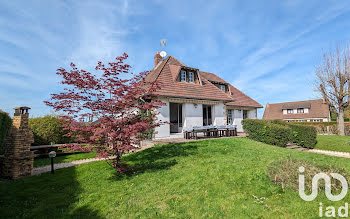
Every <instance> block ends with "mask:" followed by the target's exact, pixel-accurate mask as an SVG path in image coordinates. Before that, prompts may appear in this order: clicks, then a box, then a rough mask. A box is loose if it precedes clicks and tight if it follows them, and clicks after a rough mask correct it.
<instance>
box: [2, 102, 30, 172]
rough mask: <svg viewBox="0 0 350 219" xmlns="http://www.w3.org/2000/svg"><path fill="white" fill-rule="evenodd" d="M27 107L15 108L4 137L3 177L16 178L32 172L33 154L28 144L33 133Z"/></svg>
mask: <svg viewBox="0 0 350 219" xmlns="http://www.w3.org/2000/svg"><path fill="white" fill-rule="evenodd" d="M29 109H30V108H28V107H18V108H15V114H14V117H13V120H12V126H11V128H10V129H9V131H8V133H7V136H6V138H5V144H4V146H5V153H4V158H3V161H2V168H1V169H2V171H1V173H2V174H1V175H2V177H4V178H9V179H17V178H20V177H23V176H30V175H31V174H32V169H33V162H34V154H33V152H31V151H30V145H31V143H32V142H34V138H33V133H32V131H31V130H30V128H29V125H28V118H29V113H28V110H29Z"/></svg>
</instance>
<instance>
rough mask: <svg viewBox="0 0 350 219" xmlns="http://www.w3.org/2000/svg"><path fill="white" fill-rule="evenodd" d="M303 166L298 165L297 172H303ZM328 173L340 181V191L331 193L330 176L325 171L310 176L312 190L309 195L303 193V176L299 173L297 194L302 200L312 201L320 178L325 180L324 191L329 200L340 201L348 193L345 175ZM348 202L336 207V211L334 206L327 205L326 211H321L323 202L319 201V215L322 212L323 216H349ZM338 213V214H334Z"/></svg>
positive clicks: (315, 195)
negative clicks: (336, 193) (335, 193)
mask: <svg viewBox="0 0 350 219" xmlns="http://www.w3.org/2000/svg"><path fill="white" fill-rule="evenodd" d="M304 171H305V168H304V167H299V172H300V173H304ZM330 175H331V176H332V177H333V178H334V179H337V180H339V181H340V182H341V184H342V190H341V193H340V194H338V195H332V192H331V190H332V188H331V177H329V176H328V175H327V174H325V173H318V174H316V175H315V176H314V177H313V178H312V192H311V195H306V194H305V177H304V175H303V174H299V195H300V197H301V198H302V199H303V200H304V201H312V200H314V199H315V198H316V197H317V195H318V181H319V180H320V179H323V180H324V181H325V193H326V196H327V198H328V199H329V200H331V201H334V202H335V201H340V200H342V199H343V198H344V197H345V196H346V194H347V193H348V182H347V181H346V179H345V177H344V176H342V175H340V174H338V173H330ZM348 206H349V204H348V203H345V206H341V207H339V208H338V212H337V211H336V208H335V207H334V206H328V207H326V208H325V209H326V211H325V212H324V211H323V204H322V203H320V206H319V216H320V217H323V213H324V216H325V217H336V216H338V217H348V216H349V207H348ZM336 213H338V215H336Z"/></svg>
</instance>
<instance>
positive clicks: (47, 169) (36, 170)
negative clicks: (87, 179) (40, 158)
mask: <svg viewBox="0 0 350 219" xmlns="http://www.w3.org/2000/svg"><path fill="white" fill-rule="evenodd" d="M106 159H107V158H90V159H83V160H74V161H71V162H65V163H57V164H55V165H54V169H55V170H57V169H61V168H66V167H72V166H77V165H80V164H85V163H90V162H94V161H101V160H106ZM50 171H51V165H46V166H41V167H36V168H34V169H33V171H32V176H33V175H39V174H42V173H46V172H50Z"/></svg>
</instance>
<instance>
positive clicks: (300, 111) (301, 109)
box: [297, 108, 305, 113]
mask: <svg viewBox="0 0 350 219" xmlns="http://www.w3.org/2000/svg"><path fill="white" fill-rule="evenodd" d="M297 112H298V113H304V112H305V111H304V108H298V109H297Z"/></svg>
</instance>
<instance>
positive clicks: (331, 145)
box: [315, 135, 350, 152]
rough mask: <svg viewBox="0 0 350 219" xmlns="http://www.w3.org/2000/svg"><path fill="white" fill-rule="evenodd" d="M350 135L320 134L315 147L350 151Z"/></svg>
mask: <svg viewBox="0 0 350 219" xmlns="http://www.w3.org/2000/svg"><path fill="white" fill-rule="evenodd" d="M349 142H350V136H339V135H318V136H317V145H316V147H315V149H320V150H328V151H341V152H350V144H349Z"/></svg>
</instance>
